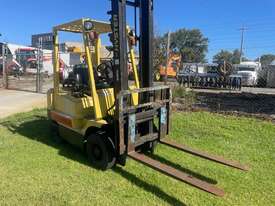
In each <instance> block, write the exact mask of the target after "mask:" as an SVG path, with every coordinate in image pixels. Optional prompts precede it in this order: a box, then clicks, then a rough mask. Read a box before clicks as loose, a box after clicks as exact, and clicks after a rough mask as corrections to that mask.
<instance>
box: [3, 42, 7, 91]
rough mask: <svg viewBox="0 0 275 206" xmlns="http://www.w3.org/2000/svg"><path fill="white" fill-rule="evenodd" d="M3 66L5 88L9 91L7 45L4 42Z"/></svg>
mask: <svg viewBox="0 0 275 206" xmlns="http://www.w3.org/2000/svg"><path fill="white" fill-rule="evenodd" d="M2 65H3V87H4V88H5V89H7V88H8V75H7V68H6V43H5V42H3V44H2Z"/></svg>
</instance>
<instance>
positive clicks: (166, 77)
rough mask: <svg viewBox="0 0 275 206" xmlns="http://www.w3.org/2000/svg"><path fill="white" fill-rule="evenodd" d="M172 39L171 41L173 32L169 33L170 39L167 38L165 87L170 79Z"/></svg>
mask: <svg viewBox="0 0 275 206" xmlns="http://www.w3.org/2000/svg"><path fill="white" fill-rule="evenodd" d="M170 39H171V32H170V31H169V32H168V37H167V51H166V67H165V78H164V82H165V85H166V84H167V79H168V75H167V70H168V66H169V57H170Z"/></svg>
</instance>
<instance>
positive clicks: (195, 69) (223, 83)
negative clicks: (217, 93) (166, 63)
mask: <svg viewBox="0 0 275 206" xmlns="http://www.w3.org/2000/svg"><path fill="white" fill-rule="evenodd" d="M177 81H178V83H179V84H180V85H183V86H185V87H188V88H200V89H217V88H219V89H230V90H241V88H242V76H241V75H239V74H237V73H235V72H234V67H233V65H232V64H230V63H228V62H223V63H220V64H216V63H213V64H193V63H190V64H183V68H182V69H181V70H180V71H179V73H178V74H177Z"/></svg>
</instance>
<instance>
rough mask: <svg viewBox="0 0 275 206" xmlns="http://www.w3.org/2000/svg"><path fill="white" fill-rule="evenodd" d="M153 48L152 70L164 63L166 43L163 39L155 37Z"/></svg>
mask: <svg viewBox="0 0 275 206" xmlns="http://www.w3.org/2000/svg"><path fill="white" fill-rule="evenodd" d="M154 48H155V49H154V54H153V64H154V69H158V68H159V67H160V66H161V65H164V64H165V62H166V50H167V42H165V39H164V38H163V37H161V36H156V37H155V38H154Z"/></svg>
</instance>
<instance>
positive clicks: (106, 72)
mask: <svg viewBox="0 0 275 206" xmlns="http://www.w3.org/2000/svg"><path fill="white" fill-rule="evenodd" d="M96 71H97V73H98V78H99V79H100V80H102V81H104V82H107V83H108V84H109V85H112V84H113V82H114V72H113V65H112V62H111V61H107V62H104V63H102V64H100V65H98V67H97V68H96Z"/></svg>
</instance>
